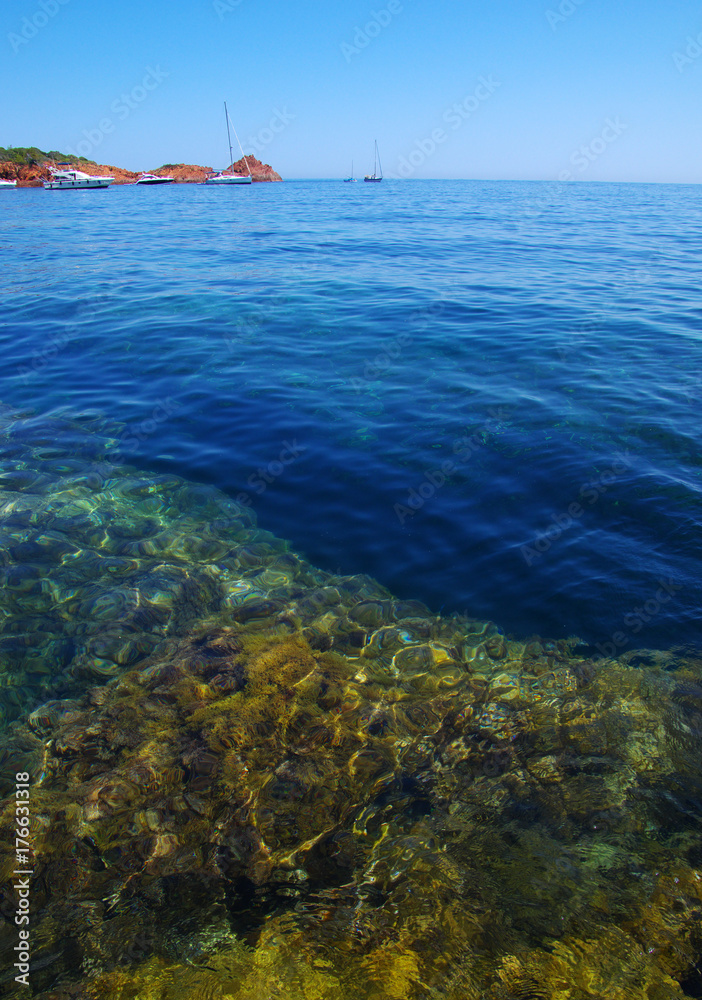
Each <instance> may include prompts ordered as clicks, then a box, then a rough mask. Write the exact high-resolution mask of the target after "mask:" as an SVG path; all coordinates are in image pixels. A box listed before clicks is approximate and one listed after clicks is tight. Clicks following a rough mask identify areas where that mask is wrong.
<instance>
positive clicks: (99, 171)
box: [0, 156, 283, 187]
mask: <svg viewBox="0 0 702 1000" xmlns="http://www.w3.org/2000/svg"><path fill="white" fill-rule="evenodd" d="M246 160H247V161H248V164H249V167H250V169H251V175H252V177H253V179H254V181H282V179H283V178H282V177H281V176H280V174H278V173H276V171H275V170H274V169H273V167H271V166H270V164H268V163H261V161H260V160H257V159H256V157H255V156H247V157H246ZM75 166H76V167H77V168H78V169H79V170H82V171H83V172H84V173H86V174H90V175H91V176H93V177H94V176H96V175H105V174H106V175H107V176H109V177H114V179H115V184H133V183H134V181H136V180H137V178H138V177H139V172H138V171H134V170H124V169H123V168H122V167H114V166H109V165H107V164H97V163H76V164H75ZM230 169H232V170H233V172H234V173H235V174H243V175H245V174H247V173H248V171H247V168H246V163H245V162H244V159H243V157H242V159H240V160H237V161H236V163H233V164H232V165H231V168H230ZM152 173H154V174H161V175H163V174H167V175H168V176H169V177H175V179H176V183H178V184H198V183H202V181H204V179H205V178H206V177H207V175H208V174H210V173H212V168H211V167H201V166H198V165H197V164H188V163H166V164H164V166H162V167H159V168H158V169H157V170H154V171H152ZM48 176H49V171H48V170H47V169H46V167H44V166H40V165H37V164H32V165H27V166H25V165H20V164H17V163H9V162H0V178H2V179H3V180H10V181H12V180H16V181H17V186H18V187H38V186H39V185H40V184H41V182H42V181H45V180H46V179H47V178H48Z"/></svg>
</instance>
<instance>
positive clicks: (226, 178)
mask: <svg viewBox="0 0 702 1000" xmlns="http://www.w3.org/2000/svg"><path fill="white" fill-rule="evenodd" d="M224 117H225V118H226V119H227V139H228V140H229V167H228V169H227V170H220V171H219V172H218V173H216V174H211V175H210V176H209V177H206V178H205V184H250V183H251V182H252V180H253V177H252V176H251V167H250V166H249V161H248V160H247V159H246V157H245V156H244V150H243V149H241V143H240V142H239V136H238V135H237V134H236V129H235V128H234V126H233V125H232V128H233V129H234V135H235V136H236V141H237V142H238V143H239V149H240V150H241V155H242V157H243V158H244V163H245V164H246V168H247V170H248V171H249V173H248V175H247V174H235V173H233V172H232V164H233V163H234V153H233V152H232V137H231V133H230V131H229V112H228V111H227V102H226V101H225V102H224Z"/></svg>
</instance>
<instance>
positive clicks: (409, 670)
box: [0, 420, 702, 1000]
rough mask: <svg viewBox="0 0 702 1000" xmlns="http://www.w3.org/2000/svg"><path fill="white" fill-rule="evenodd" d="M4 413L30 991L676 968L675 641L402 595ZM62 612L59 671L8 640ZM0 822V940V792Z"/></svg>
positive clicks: (259, 987) (585, 982) (698, 854)
mask: <svg viewBox="0 0 702 1000" xmlns="http://www.w3.org/2000/svg"><path fill="white" fill-rule="evenodd" d="M73 427H74V431H75V425H73ZM84 430H85V428H83V431H84ZM35 431H37V428H35V427H32V426H28V425H27V422H26V421H24V422H18V421H16V420H13V421H9V422H8V426H7V428H6V432H5V436H4V438H3V439H2V442H0V443H1V444H2V445H3V446H4V447H5V448H6V449H7V448H10V447H14V446H16V447H17V449H18V451H17V453H16V455H15V458H13V459H9V461H10V462H14V463H15V466H14V467H13V468H11V469H10V470H9V472H8V473H7V475H9V476H10V477H11V478H10V480H6V482H5V485H4V486H2V487H1V489H2V490H3V498H4V505H3V506H2V507H1V508H0V509H2V511H3V515H2V522H0V523H1V524H2V530H3V532H4V536H3V537H4V539H5V541H4V549H3V558H4V560H5V562H4V569H3V572H4V573H5V575H6V578H7V579H10V580H12V581H15V583H14V584H13V586H12V587H10V588H9V589H8V591H7V594H6V596H5V598H3V599H4V600H5V601H6V604H5V607H4V614H5V618H4V621H5V626H4V628H5V630H7V629H8V628H9V629H10V631H9V633H8V634H9V635H10V636H12V637H13V643H14V645H12V649H13V650H16V649H18V648H19V649H20V654H16V655H15V658H14V659H13V660H12V661H11V662H10V663H9V668H8V667H7V666H6V668H5V669H6V674H7V677H8V678H9V679H11V678H12V677H13V676H19V677H21V679H22V689H23V692H24V696H25V697H26V698H28V697H30V693H31V694H32V697H33V704H32V711H31V712H30V713H29V714H28V715H26V717H18V718H17V719H16V720H15V721H13V722H11V723H9V724H8V725H7V726H6V729H5V732H4V734H3V736H2V740H1V741H0V761H1V762H2V767H1V768H0V782H1V783H2V790H3V792H4V793H7V792H10V790H11V788H12V787H13V783H14V776H15V773H16V772H17V771H26V772H29V773H30V775H31V813H32V826H31V832H32V842H33V850H34V864H33V870H34V875H33V878H32V884H31V898H32V924H31V929H32V963H33V964H32V974H31V982H32V992H31V994H30V995H33V996H37V997H42V998H45V1000H68V998H69V997H95V998H98V997H99V998H103V997H104V998H125V1000H126V998H140V1000H142V998H147V997H158V998H162V1000H165V998H171V997H172V998H175V997H179V998H180V997H214V996H222V997H231V998H235V1000H244V998H247V1000H248V998H253V997H260V998H261V1000H264V998H265V1000H267V998H272V997H276V998H277V997H280V998H283V997H285V998H291V1000H297V998H305V1000H308V998H309V1000H311V998H319V1000H327V998H328V1000H344V998H351V997H354V998H365V1000H381V998H393V1000H395V998H396V1000H400V998H402V1000H405V998H416V1000H420V998H422V1000H424V998H426V1000H438V998H447V1000H459V998H460V1000H464V998H468V1000H513V998H520V1000H526V998H531V997H538V998H546V997H557V998H563V1000H586V998H588V1000H589V998H593V1000H594V998H601V997H607V998H608V1000H610V998H611V1000H625V998H626V1000H629V998H632V997H646V998H649V1000H667V998H670V1000H672V998H684V997H686V996H699V995H700V992H701V990H700V987H701V985H702V966H701V964H700V959H701V956H702V931H701V929H700V928H701V927H702V921H701V919H700V918H701V916H702V851H701V849H700V840H699V834H700V788H701V787H702V773H701V772H702V757H701V755H700V736H701V735H702V665H701V664H700V662H699V661H698V660H695V659H694V658H692V657H690V656H685V655H683V654H682V653H680V654H678V655H677V656H673V655H672V654H653V653H649V662H650V665H649V666H647V667H644V668H641V667H634V666H631V665H629V663H628V659H633V658H634V656H633V654H631V656H630V657H629V658H626V659H623V660H620V661H601V662H598V663H595V662H593V661H592V660H590V659H588V658H586V657H585V656H582V655H578V653H579V650H580V649H581V647H579V646H578V644H577V640H575V639H573V640H570V641H558V642H545V641H541V640H538V639H533V640H531V641H529V642H517V641H514V640H511V639H508V638H506V637H505V636H504V635H502V634H501V633H500V631H499V629H498V628H497V627H496V626H495V625H493V624H492V623H485V622H474V621H470V620H469V619H466V618H465V617H462V616H452V617H442V616H437V615H433V614H432V613H430V611H429V610H428V609H427V608H426V607H425V606H423V605H421V604H420V603H419V602H411V601H398V600H396V599H395V598H393V596H392V595H391V594H390V593H388V592H387V591H386V590H385V589H384V588H382V587H381V586H380V585H379V584H377V583H376V582H375V581H373V580H371V579H369V578H367V577H362V576H359V577H343V576H338V575H333V574H329V573H324V572H322V571H320V570H315V569H314V568H313V567H311V566H309V564H307V563H306V562H305V561H304V560H302V559H301V558H299V557H298V556H297V555H296V554H295V553H293V552H290V551H289V550H288V547H287V546H286V544H285V543H283V542H280V541H279V540H277V539H275V538H273V536H270V535H268V534H267V533H265V532H260V531H258V529H256V528H255V526H254V525H253V523H252V521H251V516H250V514H249V512H248V511H246V510H244V509H242V508H238V507H237V505H236V504H233V503H232V502H231V501H229V500H228V499H227V498H226V497H224V496H223V495H222V494H220V493H218V491H216V490H210V489H204V488H200V487H193V486H190V485H189V484H186V483H183V482H182V481H177V482H175V481H172V480H171V479H166V477H159V476H154V477H147V476H145V475H144V474H143V473H137V472H136V470H134V469H128V468H119V467H117V466H115V467H112V468H110V469H109V475H107V474H105V475H102V474H101V473H100V475H101V480H100V482H98V481H91V483H90V484H88V483H87V482H85V481H84V478H81V477H85V476H90V475H93V472H86V469H85V468H82V467H80V468H79V467H78V466H80V463H79V462H78V461H77V460H76V467H65V468H64V467H62V468H59V467H58V466H57V464H56V463H58V462H59V459H58V457H57V456H56V455H55V454H53V453H51V448H49V446H48V445H47V444H42V443H41V442H38V441H37V433H35ZM11 441H12V442H15V445H12V446H11V445H10V442H11ZM52 447H53V446H52ZM47 448H48V449H49V452H50V453H49V454H47V453H46V452H45V451H44V449H47ZM6 458H7V456H6ZM92 461H93V465H95V466H100V464H101V461H102V459H101V456H100V453H99V449H97V445H96V454H95V455H94V456H93V460H92ZM47 463H54V464H53V465H51V464H48V465H47ZM84 464H85V463H84ZM103 466H104V463H103ZM93 471H94V470H93ZM107 471H108V470H107V469H105V468H104V467H103V469H102V472H103V473H107ZM12 477H14V478H12ZM8 494H10V498H9V499H8ZM52 519H53V520H52ZM57 519H58V523H57ZM18 533H19V534H18ZM20 534H21V535H22V537H21V538H20V537H19V535H20ZM21 546H25V547H24V548H21ZM37 547H38V549H37ZM47 547H48V548H49V549H50V550H51V552H52V555H51V558H49V557H48V556H47V557H46V558H44V557H45V555H46V552H45V550H46V548H47ZM115 560H116V561H117V562H116V566H117V569H116V570H115V572H114V575H109V574H110V573H111V572H112V570H110V569H109V566H112V565H113V561H115ZM28 567H34V568H35V569H36V572H34V571H32V572H30V571H29V570H28ZM88 569H89V572H88ZM71 573H74V576H71V575H70V574H71ZM110 584H111V587H110ZM91 588H93V589H91ZM86 590H87V596H86V595H85V591H86ZM116 594H117V595H120V594H121V595H122V596H121V597H119V598H118V597H115V596H114V595H116ZM135 595H136V596H135ZM144 608H147V609H148V610H147V613H145V617H143V618H142V617H139V611H140V610H142V609H144ZM96 609H97V610H96ZM154 609H156V610H154ZM42 616H44V625H43V632H41V635H43V636H47V637H49V638H42V639H41V640H40V642H39V646H38V649H39V652H36V653H34V654H31V653H30V652H27V651H28V650H31V649H32V647H31V646H29V645H28V644H26V643H25V645H22V643H20V642H18V640H17V637H18V636H29V635H34V634H36V633H37V630H38V629H39V625H40V622H41V621H42ZM127 625H129V628H127ZM52 630H55V634H56V635H57V636H58V637H59V638H54V639H52V638H51V636H53V635H54V631H52ZM5 635H6V631H3V632H2V633H0V639H3V638H4V637H5ZM66 636H68V637H69V639H70V641H71V642H72V643H73V644H74V645H73V648H72V649H70V650H67V651H66V652H65V654H64V658H65V660H66V662H65V664H64V665H63V667H62V673H61V674H60V676H62V677H63V679H64V680H63V682H62V683H63V684H64V685H65V691H63V692H62V691H61V690H60V689H59V688H60V686H57V685H56V683H55V680H54V679H53V676H52V675H53V672H54V670H55V669H56V666H57V661H53V662H52V667H51V670H52V674H51V675H49V674H42V673H39V674H36V673H34V672H33V671H32V669H30V668H31V667H32V666H33V664H34V662H35V660H39V661H41V658H42V656H43V651H44V650H45V649H53V646H51V642H65V641H68V640H67V639H66ZM142 644H143V645H142ZM34 648H37V647H34ZM125 648H128V649H129V650H132V651H133V652H130V653H121V652H120V653H117V652H116V651H117V650H123V649H125ZM108 654H109V655H108ZM81 685H82V690H81ZM47 693H48V694H49V695H50V696H51V697H50V699H49V700H48V701H46V703H44V704H39V702H38V699H39V697H40V696H41V695H44V694H47ZM21 708H22V705H17V706H16V712H15V714H16V715H18V716H19V715H20V711H21ZM0 826H1V827H2V844H3V849H4V852H5V854H4V857H3V880H2V881H3V885H4V886H5V889H4V895H3V897H2V907H1V909H2V914H3V916H4V917H5V920H6V923H5V924H4V926H3V929H2V932H1V933H0V947H1V948H2V954H3V957H4V958H5V959H6V961H5V962H4V963H3V968H10V967H11V965H12V961H13V959H12V958H11V957H10V956H11V955H12V948H13V947H14V945H15V944H16V928H15V927H14V926H13V925H12V923H11V922H10V920H11V914H12V913H13V912H14V909H15V905H16V904H15V901H14V899H13V893H12V883H11V881H10V876H11V873H12V870H13V868H14V853H13V851H12V850H11V844H12V843H13V837H14V834H13V832H12V831H13V828H14V801H13V800H12V799H10V802H9V804H8V805H7V806H6V807H5V808H4V810H3V812H2V813H1V814H0ZM11 978H12V977H11V975H9V974H7V975H6V980H7V984H11ZM17 995H24V996H26V995H27V992H26V991H24V992H18V994H17Z"/></svg>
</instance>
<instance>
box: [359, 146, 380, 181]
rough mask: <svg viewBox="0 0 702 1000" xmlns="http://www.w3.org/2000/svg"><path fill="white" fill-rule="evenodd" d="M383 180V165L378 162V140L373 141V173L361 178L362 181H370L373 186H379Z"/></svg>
mask: <svg viewBox="0 0 702 1000" xmlns="http://www.w3.org/2000/svg"><path fill="white" fill-rule="evenodd" d="M378 167H380V177H378ZM382 179H383V165H382V163H381V162H380V155H379V154H378V140H377V139H376V140H375V157H374V159H373V173H372V174H366V176H365V177H364V178H363V180H364V181H370V182H371V183H374V184H379V183H380V181H382Z"/></svg>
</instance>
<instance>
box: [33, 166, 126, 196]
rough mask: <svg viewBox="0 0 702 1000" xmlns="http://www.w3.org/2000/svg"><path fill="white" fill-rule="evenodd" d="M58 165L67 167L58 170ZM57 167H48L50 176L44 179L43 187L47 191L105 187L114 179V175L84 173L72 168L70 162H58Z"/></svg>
mask: <svg viewBox="0 0 702 1000" xmlns="http://www.w3.org/2000/svg"><path fill="white" fill-rule="evenodd" d="M59 167H67V168H68V169H66V170H59ZM59 167H51V166H50V167H49V171H50V173H51V177H50V179H49V180H48V181H44V187H45V188H46V189H47V190H49V191H54V190H55V191H60V190H68V189H81V190H85V189H86V188H106V187H109V186H110V184H111V183H112V182H113V180H114V177H91V175H90V174H85V173H83V171H82V170H74V169H73V168H72V167H71V165H70V163H60V164H59Z"/></svg>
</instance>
